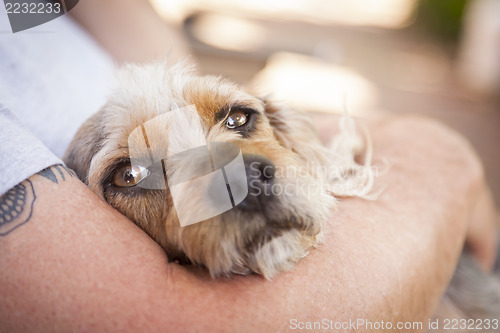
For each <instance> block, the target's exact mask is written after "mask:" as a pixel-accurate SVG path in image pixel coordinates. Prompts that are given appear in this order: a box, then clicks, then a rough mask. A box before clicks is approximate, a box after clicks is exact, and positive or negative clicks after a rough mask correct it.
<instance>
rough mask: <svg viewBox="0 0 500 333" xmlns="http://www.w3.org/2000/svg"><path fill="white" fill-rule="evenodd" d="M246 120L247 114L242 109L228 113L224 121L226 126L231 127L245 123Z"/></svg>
mask: <svg viewBox="0 0 500 333" xmlns="http://www.w3.org/2000/svg"><path fill="white" fill-rule="evenodd" d="M247 120H248V114H247V113H245V112H242V111H236V112H233V113H232V114H230V115H229V117H228V118H227V122H226V127H227V128H230V129H233V128H236V127H240V126H243V125H245V124H246V122H247Z"/></svg>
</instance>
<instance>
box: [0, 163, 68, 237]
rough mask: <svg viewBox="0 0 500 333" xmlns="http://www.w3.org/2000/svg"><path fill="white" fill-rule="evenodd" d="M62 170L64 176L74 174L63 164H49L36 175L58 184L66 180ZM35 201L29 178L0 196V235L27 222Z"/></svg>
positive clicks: (33, 189)
mask: <svg viewBox="0 0 500 333" xmlns="http://www.w3.org/2000/svg"><path fill="white" fill-rule="evenodd" d="M64 171H66V176H68V175H69V176H70V177H73V176H74V173H73V171H72V170H70V169H68V168H67V167H66V166H64V165H55V166H51V167H49V168H47V169H44V170H42V171H40V172H39V173H38V175H40V176H42V177H45V178H47V179H49V180H50V181H52V182H53V183H55V184H59V181H65V180H66V177H65V176H64V174H65V172H64ZM35 201H36V194H35V188H34V187H33V183H32V182H31V181H30V180H29V179H26V180H25V181H23V182H22V183H20V184H18V185H17V186H15V187H13V188H11V189H10V190H9V191H8V192H7V193H5V194H4V195H2V196H0V236H6V235H8V234H9V233H10V232H12V231H13V230H15V229H16V228H18V227H20V226H22V225H23V224H25V223H27V222H28V221H29V220H30V219H31V216H32V215H33V206H34V204H35Z"/></svg>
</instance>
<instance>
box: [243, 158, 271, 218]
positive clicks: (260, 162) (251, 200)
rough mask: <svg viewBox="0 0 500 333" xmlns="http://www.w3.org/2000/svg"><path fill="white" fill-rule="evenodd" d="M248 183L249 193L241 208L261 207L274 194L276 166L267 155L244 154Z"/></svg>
mask: <svg viewBox="0 0 500 333" xmlns="http://www.w3.org/2000/svg"><path fill="white" fill-rule="evenodd" d="M243 160H244V162H245V170H246V176H247V183H248V195H247V197H246V198H245V200H243V201H242V202H241V203H240V204H239V205H238V207H239V208H241V209H249V210H254V209H259V208H262V207H261V206H262V205H265V204H266V201H267V200H270V199H271V198H272V196H273V184H274V178H275V175H276V166H275V165H274V163H273V162H272V161H271V160H270V159H268V158H267V157H265V156H262V155H254V154H243Z"/></svg>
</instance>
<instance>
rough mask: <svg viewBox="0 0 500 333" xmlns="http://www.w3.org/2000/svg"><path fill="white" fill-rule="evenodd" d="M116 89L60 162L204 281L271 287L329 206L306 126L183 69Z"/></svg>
mask: <svg viewBox="0 0 500 333" xmlns="http://www.w3.org/2000/svg"><path fill="white" fill-rule="evenodd" d="M118 82H119V84H118V87H117V89H116V90H115V92H114V93H113V94H112V95H111V96H110V98H109V100H108V102H107V103H106V105H105V106H104V107H103V108H102V109H101V110H100V111H99V112H98V113H96V114H95V115H94V116H92V117H91V118H90V119H89V120H88V121H87V122H86V123H85V124H84V125H83V126H82V127H81V128H80V130H79V132H78V133H77V135H76V136H75V138H74V139H73V141H72V142H71V144H70V146H69V148H68V150H67V152H66V154H65V157H64V160H65V162H66V163H67V165H68V166H69V167H70V168H72V169H73V170H74V171H75V172H76V173H77V175H78V176H79V177H80V179H82V180H83V181H84V182H85V183H86V184H88V186H89V187H90V188H91V189H92V190H93V191H94V192H95V193H97V194H98V195H99V196H101V197H102V198H103V199H104V200H106V201H107V202H108V203H109V204H110V205H111V206H113V207H115V208H116V209H117V210H118V211H120V212H121V213H122V214H124V215H125V216H127V217H128V218H130V219H131V220H132V221H134V222H135V223H136V224H137V225H138V226H139V227H141V228H142V229H143V230H144V231H145V232H147V233H148V234H149V235H150V236H151V237H152V238H153V239H154V240H155V241H157V242H158V243H159V244H160V245H161V246H162V247H163V248H164V249H165V250H166V252H167V254H168V255H169V257H170V258H182V257H187V258H188V259H189V260H190V261H192V262H194V263H198V264H203V265H205V266H206V267H207V268H208V269H209V271H210V273H211V274H212V275H220V274H228V273H231V272H236V273H247V272H251V271H253V272H257V273H260V274H262V275H264V276H266V277H271V276H273V275H274V274H275V273H276V272H278V271H280V270H285V269H288V268H289V267H291V265H292V263H293V262H295V261H297V260H298V259H300V258H301V257H302V256H304V255H305V254H306V251H307V248H308V247H310V246H311V245H313V244H314V243H315V242H316V240H317V237H318V236H319V234H320V232H321V227H322V225H323V224H324V223H325V222H326V220H327V218H328V216H329V210H330V208H331V207H332V205H334V198H333V197H331V195H329V194H328V192H327V191H326V190H325V188H324V187H323V176H322V172H321V166H322V163H323V162H324V161H323V156H322V155H321V151H322V150H321V149H320V147H321V146H320V143H319V140H318V138H317V136H316V133H315V132H314V129H313V127H312V125H311V123H310V120H308V118H307V117H305V116H304V115H302V114H300V113H297V112H295V111H292V110H288V109H285V108H278V107H275V106H273V105H271V104H270V103H269V102H267V101H265V100H263V99H260V98H257V97H255V96H252V95H251V94H249V93H247V92H245V91H244V90H242V89H240V88H239V87H238V86H236V85H235V84H233V83H232V82H229V81H227V80H224V79H222V78H219V77H214V76H203V77H200V76H196V75H194V74H193V73H192V71H190V70H189V69H186V68H184V67H182V66H177V67H173V68H167V67H166V66H165V65H163V64H154V65H148V66H132V65H129V66H125V67H124V68H123V69H121V70H120V72H119V73H118ZM183 219H190V220H189V221H188V222H187V223H186V220H184V223H183Z"/></svg>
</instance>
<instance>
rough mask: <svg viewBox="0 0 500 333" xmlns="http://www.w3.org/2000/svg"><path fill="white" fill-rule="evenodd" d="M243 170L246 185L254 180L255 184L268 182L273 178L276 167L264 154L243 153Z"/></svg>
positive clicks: (259, 184)
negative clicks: (244, 171) (245, 176)
mask: <svg viewBox="0 0 500 333" xmlns="http://www.w3.org/2000/svg"><path fill="white" fill-rule="evenodd" d="M243 160H244V161H245V170H246V173H247V180H248V185H250V183H251V182H254V183H255V184H256V186H261V185H266V184H270V183H271V182H272V181H273V179H274V174H275V172H276V167H275V166H274V163H273V162H271V160H270V159H268V158H267V157H265V156H261V155H253V154H244V155H243Z"/></svg>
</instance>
